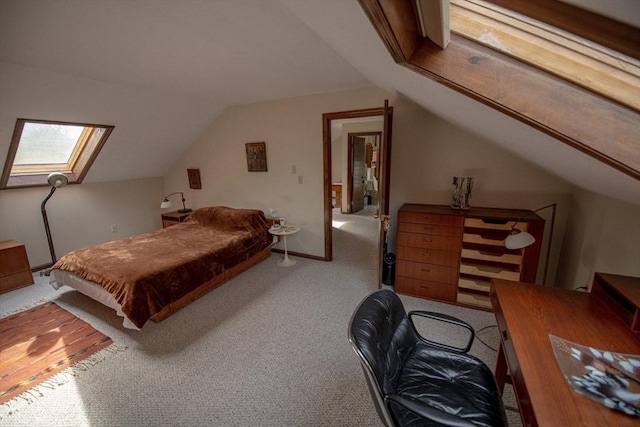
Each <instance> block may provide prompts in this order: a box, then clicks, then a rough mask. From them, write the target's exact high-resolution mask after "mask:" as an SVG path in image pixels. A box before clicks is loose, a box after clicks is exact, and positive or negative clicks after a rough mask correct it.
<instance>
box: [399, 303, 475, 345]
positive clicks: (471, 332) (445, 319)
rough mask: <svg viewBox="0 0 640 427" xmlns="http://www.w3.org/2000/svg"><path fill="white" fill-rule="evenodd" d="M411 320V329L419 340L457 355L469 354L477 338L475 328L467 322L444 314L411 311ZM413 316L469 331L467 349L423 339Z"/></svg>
mask: <svg viewBox="0 0 640 427" xmlns="http://www.w3.org/2000/svg"><path fill="white" fill-rule="evenodd" d="M408 316H409V320H410V323H411V327H412V328H413V331H414V332H415V333H416V335H418V338H420V340H421V341H423V342H426V343H428V344H431V345H433V346H435V347H438V348H441V349H443V350H449V351H453V352H456V353H467V352H468V351H469V349H471V345H472V344H473V340H474V339H475V336H476V332H475V330H474V329H473V327H472V326H471V325H470V324H468V323H467V322H465V321H464V320H461V319H458V318H457V317H453V316H449V315H448V314H443V313H435V312H433V311H419V310H418V311H410V312H409V315H408ZM412 316H419V317H426V318H428V319H434V320H438V321H441V322H445V323H450V324H452V325H457V326H460V327H462V328H464V329H467V330H468V331H469V339H468V341H467V345H466V347H454V346H451V345H447V344H442V343H439V342H437V341H432V340H429V339H427V338H425V337H423V336H422V335H421V334H420V332H418V329H417V328H416V325H415V324H414V323H413V317H412Z"/></svg>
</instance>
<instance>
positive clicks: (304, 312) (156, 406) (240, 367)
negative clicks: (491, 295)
mask: <svg viewBox="0 0 640 427" xmlns="http://www.w3.org/2000/svg"><path fill="white" fill-rule="evenodd" d="M334 220H335V224H334V225H335V226H336V227H337V228H334V257H335V261H333V262H330V263H327V262H322V261H313V260H308V259H303V258H297V261H298V262H297V263H296V264H295V265H294V266H293V267H289V268H281V267H278V266H277V265H276V261H277V260H278V259H279V258H280V257H281V255H278V254H273V255H272V256H271V257H270V258H269V259H267V260H266V261H264V262H262V263H260V264H259V265H257V266H255V267H253V268H251V269H250V270H248V271H246V272H244V273H242V274H241V275H239V276H238V277H236V278H234V279H232V280H231V281H230V282H228V283H226V284H224V285H223V286H221V287H220V288H218V289H215V290H214V291H212V292H211V293H209V294H208V295H206V296H205V297H203V298H201V299H200V300H198V301H196V302H194V303H192V304H191V305H189V306H188V307H186V308H185V309H183V310H181V311H180V312H178V313H176V314H175V315H173V316H171V317H169V318H168V319H166V320H165V321H164V322H162V323H159V324H155V323H152V322H150V323H149V324H147V325H146V326H145V327H144V329H143V330H142V331H131V330H126V329H123V328H122V326H121V323H122V322H121V320H120V318H118V317H117V316H116V315H115V313H114V312H113V311H112V310H110V309H108V308H106V307H104V306H102V305H101V304H99V303H97V302H94V301H92V300H90V299H88V298H86V297H84V296H83V295H80V294H78V293H77V292H75V291H72V290H66V291H55V290H53V289H52V288H51V287H50V286H49V285H48V284H47V283H46V280H44V279H47V278H41V277H39V276H38V277H36V280H37V283H36V284H35V285H33V286H29V287H27V288H23V289H20V290H16V291H13V292H10V293H7V294H3V295H2V297H1V298H0V313H1V312H8V311H14V310H15V309H18V308H20V307H24V306H29V305H34V303H35V302H37V301H40V300H42V299H49V300H52V301H55V302H56V304H58V305H60V306H61V307H63V308H65V309H67V310H69V311H71V312H72V313H74V314H75V315H76V316H78V317H80V318H81V319H84V320H86V321H87V322H89V323H90V324H91V325H93V326H94V327H95V328H96V329H98V330H100V331H102V332H104V333H105V334H107V335H109V336H110V337H111V338H112V339H113V340H114V341H115V342H117V343H121V344H123V345H126V346H127V347H128V350H127V351H125V352H120V353H116V354H113V355H110V356H109V357H108V358H106V359H105V360H104V361H103V362H101V363H99V364H97V365H95V366H93V367H91V369H89V370H87V371H86V372H82V373H81V374H80V375H77V376H76V377H74V378H73V379H72V381H70V382H68V383H66V384H63V385H61V386H60V387H56V388H53V389H51V390H49V391H47V392H46V393H44V394H43V395H42V396H41V397H39V398H38V399H37V400H36V401H35V402H33V403H31V404H26V403H25V404H23V405H19V406H18V407H16V409H15V410H14V412H13V413H12V414H9V415H8V414H6V413H0V417H1V418H2V419H0V425H7V426H8V425H11V426H18V425H24V426H27V425H28V426H52V425H54V426H55V425H60V426H62V425H64V426H69V425H73V426H82V425H91V426H147V425H159V426H165V425H171V426H176V425H211V426H249V425H252V426H253V425H260V426H380V425H381V423H380V421H379V420H378V417H377V415H376V412H375V409H374V407H373V404H372V403H371V398H370V395H369V391H368V389H367V386H366V383H365V380H364V376H363V373H362V371H361V368H360V366H359V362H358V360H357V359H356V356H355V355H354V354H353V352H352V350H351V348H350V345H349V343H348V340H347V324H348V322H349V319H350V317H351V314H352V312H353V310H354V309H355V307H356V306H357V305H358V303H359V302H360V301H361V300H362V298H364V297H365V296H366V295H367V294H369V293H370V292H372V291H374V290H375V289H376V284H375V283H376V276H377V270H376V264H375V256H376V251H377V249H376V247H375V244H376V242H377V234H376V230H377V229H376V220H375V219H373V217H372V216H371V215H370V212H369V211H366V212H362V213H361V214H356V215H349V216H347V215H339V214H335V215H334ZM292 238H296V237H295V236H294V237H292ZM402 300H403V302H404V303H405V306H406V308H407V310H412V309H424V310H433V311H443V312H447V313H450V314H452V315H454V316H458V317H460V318H462V319H464V320H466V321H468V322H469V323H471V324H472V325H473V326H474V327H475V328H476V330H480V329H481V328H483V327H485V326H489V325H492V324H494V319H493V315H492V314H491V313H487V312H480V311H475V310H468V309H464V308H461V307H456V306H452V305H447V304H439V303H436V302H433V301H426V300H421V299H417V298H409V297H402ZM481 338H482V339H483V340H484V341H486V342H488V343H489V344H490V345H492V346H494V347H495V346H497V342H498V337H497V333H496V332H495V328H489V329H487V330H486V331H485V332H484V333H482V334H481ZM472 353H473V354H475V355H477V356H478V357H480V358H481V359H483V360H485V362H486V363H487V364H488V365H489V366H490V367H493V366H494V365H495V357H496V355H495V352H494V351H492V350H490V349H489V348H488V347H487V346H485V345H484V344H482V343H481V342H480V340H476V342H475V344H474V346H473V348H472ZM505 400H506V401H507V405H510V403H509V402H513V397H512V394H511V393H510V392H509V391H508V392H507V393H506V395H505ZM511 405H513V403H511ZM511 415H512V417H513V413H512V414H511ZM512 421H513V424H512V425H519V419H518V417H517V414H516V416H515V418H514V420H512Z"/></svg>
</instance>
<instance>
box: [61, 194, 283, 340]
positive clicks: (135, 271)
mask: <svg viewBox="0 0 640 427" xmlns="http://www.w3.org/2000/svg"><path fill="white" fill-rule="evenodd" d="M268 228H269V225H268V222H267V219H266V218H265V216H264V213H263V212H262V211H259V210H253V209H234V208H228V207H224V206H216V207H206V208H200V209H197V210H195V211H193V212H192V213H191V214H190V215H189V218H188V219H187V220H186V221H184V222H182V223H179V224H176V225H172V226H170V227H167V228H163V229H161V230H156V231H153V232H151V233H146V234H141V235H138V236H134V237H130V238H127V239H122V240H114V241H112V242H107V243H103V244H99V245H96V246H91V247H88V248H84V249H79V250H77V251H73V252H70V253H68V254H66V255H64V256H63V257H62V258H60V260H59V261H58V262H56V263H55V264H54V266H53V267H52V270H51V276H50V278H51V284H52V285H53V287H54V288H56V289H58V288H59V287H60V286H63V285H66V286H70V287H72V288H74V289H76V290H77V291H79V292H82V293H83V294H85V295H88V296H89V297H91V298H93V299H95V300H97V301H99V302H101V303H102V304H104V305H106V306H108V307H111V308H113V309H114V310H116V312H117V313H118V315H119V316H122V317H124V321H123V325H124V326H125V327H127V328H132V329H141V328H142V327H143V326H144V324H145V323H146V322H147V321H148V320H149V319H151V320H153V321H155V322H160V321H162V320H164V319H165V318H167V317H168V316H170V315H171V314H173V313H175V312H176V311H178V310H179V309H181V308H183V307H184V306H186V305H188V304H189V303H191V302H193V301H195V300H196V299H198V298H199V297H201V296H202V295H204V294H206V293H207V292H209V291H210V290H212V289H214V288H215V287H217V286H220V285H221V284H222V283H224V282H226V281H227V280H229V279H231V278H232V277H234V276H236V275H238V274H239V273H241V272H243V271H244V270H246V269H248V268H250V267H252V266H253V265H255V264H257V263H259V262H260V261H262V260H264V259H266V258H267V257H269V254H270V250H271V241H272V239H271V236H270V234H269V232H268Z"/></svg>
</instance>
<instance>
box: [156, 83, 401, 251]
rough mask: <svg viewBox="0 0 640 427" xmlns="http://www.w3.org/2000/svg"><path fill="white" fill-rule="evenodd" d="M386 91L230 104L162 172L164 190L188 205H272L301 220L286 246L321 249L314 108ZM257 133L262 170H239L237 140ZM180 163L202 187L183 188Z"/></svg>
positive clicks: (378, 102) (365, 100) (332, 108)
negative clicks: (194, 172)
mask: <svg viewBox="0 0 640 427" xmlns="http://www.w3.org/2000/svg"><path fill="white" fill-rule="evenodd" d="M389 97H390V94H388V93H386V92H384V91H382V90H379V89H376V88H368V89H360V90H354V91H346V92H337V93H329V94H322V95H315V96H308V97H300V98H290V99H283V100H279V101H273V102H264V103H258V104H250V105H242V106H236V107H230V108H228V109H227V110H225V111H224V112H223V113H222V114H221V115H220V116H218V117H217V118H216V119H215V120H214V122H213V123H212V124H211V126H210V127H209V128H208V129H207V130H206V131H205V132H204V133H203V134H202V135H201V136H200V138H199V139H198V140H197V141H196V142H195V143H194V144H193V146H192V147H191V148H190V149H189V150H188V151H187V152H186V153H185V155H184V156H183V157H182V158H181V159H180V160H179V161H178V162H176V164H175V165H174V167H173V168H172V169H171V171H170V173H168V174H167V175H166V176H165V190H166V191H167V192H169V191H185V192H186V193H187V199H188V200H190V201H192V202H193V206H195V207H203V206H212V205H226V206H231V207H241V208H255V209H261V210H263V211H265V212H266V213H267V214H268V213H269V209H270V208H274V209H276V210H277V211H278V212H279V214H280V216H283V217H285V218H286V220H287V222H289V223H291V224H296V225H298V226H300V227H302V230H301V232H300V233H297V234H295V235H293V236H291V237H289V240H288V248H289V249H290V250H292V251H295V252H300V253H305V254H308V255H313V256H318V257H323V256H324V201H323V169H322V167H323V152H322V145H323V141H322V114H323V113H329V112H337V111H348V110H354V109H360V108H376V107H377V108H381V107H382V106H383V104H384V100H385V98H389ZM258 141H264V142H266V147H267V167H268V171H267V172H247V160H246V155H245V143H247V142H258ZM292 166H295V167H296V171H297V172H296V173H292ZM188 168H198V169H200V174H201V178H202V190H189V188H188V182H187V178H186V176H187V175H186V174H187V173H186V169H188ZM299 179H302V183H301V184H299V183H298V182H299V181H298V180H299Z"/></svg>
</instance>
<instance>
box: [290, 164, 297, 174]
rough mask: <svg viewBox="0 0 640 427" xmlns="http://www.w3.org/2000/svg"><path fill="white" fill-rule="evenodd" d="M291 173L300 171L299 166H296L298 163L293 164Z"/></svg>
mask: <svg viewBox="0 0 640 427" xmlns="http://www.w3.org/2000/svg"><path fill="white" fill-rule="evenodd" d="M291 173H293V174H295V173H298V168H297V167H296V165H293V166H291Z"/></svg>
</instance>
